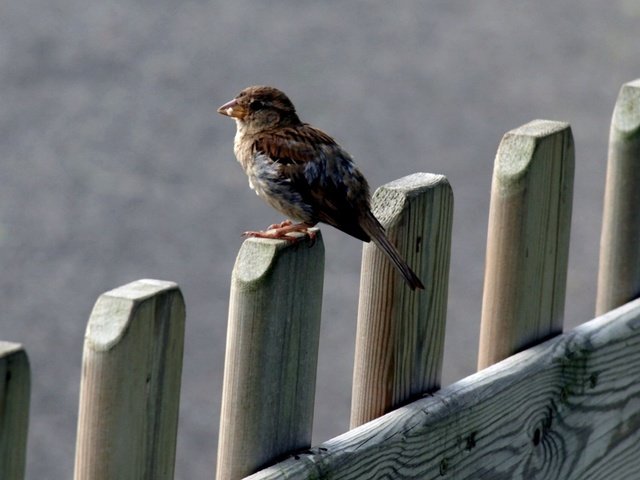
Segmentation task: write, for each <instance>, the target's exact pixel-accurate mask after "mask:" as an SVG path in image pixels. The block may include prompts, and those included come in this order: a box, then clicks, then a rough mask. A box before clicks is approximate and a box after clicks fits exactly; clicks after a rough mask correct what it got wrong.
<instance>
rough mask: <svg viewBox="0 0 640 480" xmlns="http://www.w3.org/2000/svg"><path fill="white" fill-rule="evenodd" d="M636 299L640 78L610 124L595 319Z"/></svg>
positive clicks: (639, 285) (639, 291)
mask: <svg viewBox="0 0 640 480" xmlns="http://www.w3.org/2000/svg"><path fill="white" fill-rule="evenodd" d="M638 296H640V79H638V80H635V81H633V82H629V83H627V84H625V85H623V86H622V88H621V89H620V94H619V95H618V100H617V102H616V106H615V108H614V110H613V118H612V120H611V132H610V134H609V160H608V165H607V181H606V185H605V195H604V213H603V218H602V235H601V238H600V268H599V271H598V294H597V300H596V315H601V314H603V313H605V312H607V311H609V310H611V309H613V308H616V307H618V306H620V305H622V304H623V303H626V302H628V301H630V300H632V299H634V298H638Z"/></svg>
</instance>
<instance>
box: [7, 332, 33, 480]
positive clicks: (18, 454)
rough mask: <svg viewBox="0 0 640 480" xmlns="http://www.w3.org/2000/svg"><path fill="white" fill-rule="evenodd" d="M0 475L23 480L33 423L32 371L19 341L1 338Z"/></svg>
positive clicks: (9, 479) (10, 479)
mask: <svg viewBox="0 0 640 480" xmlns="http://www.w3.org/2000/svg"><path fill="white" fill-rule="evenodd" d="M0 379H1V380H2V381H1V382H0V478H2V479H3V480H5V479H6V480H22V479H23V478H24V468H25V459H26V448H27V429H28V425H29V393H30V389H31V387H30V382H31V373H30V369H29V359H28V357H27V353H26V352H25V351H24V349H23V348H22V345H20V344H18V343H10V342H2V341H0Z"/></svg>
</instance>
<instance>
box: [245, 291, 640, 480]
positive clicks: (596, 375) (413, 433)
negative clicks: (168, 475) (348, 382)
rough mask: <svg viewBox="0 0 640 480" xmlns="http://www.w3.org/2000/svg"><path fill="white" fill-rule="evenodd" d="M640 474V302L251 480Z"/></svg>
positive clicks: (577, 479) (610, 478)
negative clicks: (281, 479)
mask: <svg viewBox="0 0 640 480" xmlns="http://www.w3.org/2000/svg"><path fill="white" fill-rule="evenodd" d="M639 471H640V300H637V301H634V302H632V303H630V304H627V305H625V306H623V307H620V308H619V309H618V310H615V311H612V312H610V313H608V314H606V315H604V316H602V317H599V318H596V319H595V320H592V321H591V322H588V323H586V324H583V325H581V326H579V327H578V328H576V329H574V330H572V331H570V332H568V333H565V334H564V335H560V336H558V337H555V338H552V339H551V340H548V341H546V342H544V343H542V344H540V345H537V346H535V347H533V348H531V349H529V350H526V351H523V352H521V353H519V354H516V355H514V356H512V357H510V358H508V359H507V360H504V361H502V362H500V363H498V364H496V365H493V366H492V367H489V368H487V369H485V370H482V371H480V372H478V373H476V374H475V375H472V376H470V377H467V378H465V379H464V380H461V381H459V382H457V383H455V384H453V385H451V386H448V387H445V388H444V389H442V390H440V391H438V392H436V393H435V394H434V395H433V396H432V397H427V398H424V399H421V400H418V401H416V402H414V403H412V404H409V405H407V406H405V407H402V408H400V409H398V410H395V411H393V412H391V413H389V414H387V415H385V416H383V417H381V418H378V419H376V420H373V421H372V422H370V423H367V424H365V425H362V426H361V427H358V428H356V429H354V430H351V431H350V432H347V433H345V434H343V435H341V436H339V437H336V438H334V439H332V440H329V441H328V442H325V443H323V444H321V445H320V446H318V447H316V448H313V449H312V451H311V452H309V453H300V454H298V455H296V456H295V457H291V458H289V459H287V460H285V461H283V462H282V463H280V464H278V465H275V466H272V467H270V468H267V469H265V470H263V471H261V472H259V473H257V474H255V475H252V476H251V477H249V479H251V480H266V479H280V478H287V479H289V480H293V479H307V478H340V479H342V480H349V479H362V478H367V479H382V478H403V479H413V478H415V479H418V478H419V479H425V480H428V479H434V480H435V479H440V478H455V479H461V480H463V479H469V480H472V479H473V480H476V479H487V480H495V479H527V480H536V479H540V480H554V479H559V480H560V479H562V480H584V479H591V480H596V479H602V480H626V479H630V478H637V476H638V472H639Z"/></svg>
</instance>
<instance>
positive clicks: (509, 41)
mask: <svg viewBox="0 0 640 480" xmlns="http://www.w3.org/2000/svg"><path fill="white" fill-rule="evenodd" d="M639 22H640V3H639V2H638V1H637V0H611V1H609V2H601V1H599V0H581V1H578V0H571V1H563V2H557V1H552V0H543V1H537V2H526V4H525V2H506V1H498V0H487V1H484V2H450V1H413V0H412V1H402V2H400V1H372V0H369V1H351V2H310V1H292V0H290V1H285V0H274V1H270V2H250V1H246V0H236V1H233V2H224V3H223V2H205V1H200V0H183V1H178V0H154V1H148V0H101V1H96V0H21V1H10V2H3V4H2V6H1V9H0V105H1V108H0V265H1V268H2V272H3V274H2V276H1V277H0V304H1V306H2V310H1V314H2V317H1V319H0V338H2V339H3V340H9V341H17V342H21V343H23V344H24V345H25V346H26V348H27V349H28V353H29V356H30V360H31V366H32V369H33V379H32V405H31V412H32V413H31V424H30V435H29V451H28V467H27V474H28V478H31V479H36V478H37V479H62V478H70V477H71V475H72V467H73V453H74V441H75V440H74V439H75V428H76V412H77V403H78V385H79V378H80V363H81V355H82V341H83V335H84V330H85V325H86V320H87V318H88V316H89V313H90V311H91V308H92V305H93V303H94V301H95V299H96V298H97V297H98V295H99V294H100V293H102V292H103V291H106V290H109V289H111V288H114V287H116V286H118V285H121V284H124V283H127V282H130V281H132V280H136V279H138V278H144V277H152V278H159V279H165V280H173V281H177V282H178V283H179V284H180V286H181V288H182V290H183V293H184V296H185V299H186V302H187V312H188V317H187V331H186V345H185V357H184V372H183V391H182V399H181V413H180V428H179V434H178V435H179V442H178V452H177V467H176V478H179V479H200V478H211V472H212V469H213V467H214V465H215V448H216V444H217V433H218V432H217V425H218V415H219V408H220V395H221V382H222V371H223V354H224V341H225V332H226V315H227V305H228V294H229V275H230V271H231V268H232V265H233V262H234V260H235V255H236V253H237V251H238V248H239V247H240V244H241V238H240V233H241V232H242V231H244V230H247V229H256V228H264V227H265V226H266V225H268V224H269V223H272V222H275V221H280V220H282V219H281V218H280V216H279V215H278V214H277V213H276V212H274V211H271V210H270V209H269V208H268V207H267V206H266V205H263V204H262V203H261V201H260V200H259V199H258V198H257V197H256V196H255V194H253V193H252V192H251V191H250V190H249V188H248V185H247V181H246V178H245V176H244V174H243V173H242V171H241V170H240V167H239V166H238V165H237V163H236V161H235V159H234V157H233V153H232V142H233V135H234V131H235V125H234V123H233V122H231V121H230V120H229V119H226V118H223V117H222V116H220V115H218V114H216V113H215V110H216V107H217V106H219V105H220V104H222V103H223V102H225V101H227V100H229V99H231V98H232V97H233V96H234V95H235V94H236V93H237V92H238V91H239V90H240V89H242V88H243V87H245V86H248V85H251V84H271V85H274V86H277V87H279V88H281V89H282V90H284V91H285V92H287V93H288V94H289V96H290V97H291V98H292V100H293V102H294V103H295V105H296V106H297V108H298V111H299V113H300V115H301V117H302V119H303V120H305V121H308V122H310V123H313V124H315V125H317V126H319V127H320V128H322V129H324V130H326V131H327V132H329V133H330V134H332V135H334V136H335V137H336V138H337V139H338V140H339V141H340V142H341V143H342V144H343V146H344V147H345V148H346V149H347V150H349V151H350V152H351V154H352V155H353V156H354V157H355V159H356V161H357V163H358V164H359V165H360V167H361V169H362V170H363V171H364V173H365V174H366V175H367V177H368V179H369V181H370V183H371V185H372V186H373V187H377V186H379V185H380V184H382V183H385V182H387V181H390V180H392V179H395V178H398V177H401V176H404V175H407V174H409V173H413V172H416V171H427V172H433V173H442V174H445V175H447V177H448V178H449V180H450V182H451V184H452V186H453V189H454V194H455V211H454V229H453V249H452V262H451V277H450V289H449V294H450V301H449V304H450V310H449V317H448V330H447V344H446V353H445V367H444V368H445V375H444V383H445V384H447V383H451V382H453V381H455V380H456V379H459V378H461V377H463V376H465V375H468V374H470V373H472V372H473V371H474V366H475V356H476V351H477V336H478V330H479V318H480V306H481V295H482V274H483V268H484V253H485V238H486V228H487V214H488V201H489V189H490V183H491V170H492V166H493V160H494V156H495V152H496V148H497V146H498V143H499V141H500V139H501V137H502V135H503V133H504V132H506V131H507V130H510V129H512V128H515V127H517V126H519V125H521V124H523V123H526V122H528V121H530V120H532V119H534V118H547V119H553V120H564V121H568V122H570V123H571V125H572V127H573V133H574V137H575V141H576V175H575V201H574V215H573V226H572V242H571V257H570V265H569V275H568V282H569V286H568V291H567V307H566V322H565V323H566V326H567V327H571V326H574V325H576V324H578V323H581V322H583V321H586V320H588V319H589V318H591V316H592V312H593V309H594V295H595V283H596V268H597V252H598V242H599V233H600V217H601V208H602V195H603V176H604V173H605V162H606V150H607V137H608V128H609V121H610V118H611V112H612V109H613V105H614V102H615V99H616V96H617V92H618V89H619V88H620V86H621V84H622V83H624V82H627V81H630V80H633V79H635V78H637V77H640V54H639V52H640V34H639V33H638V24H639ZM323 234H324V238H325V245H326V275H325V299H324V312H323V313H324V319H323V322H324V323H323V326H322V339H321V344H320V349H321V353H320V359H319V374H318V384H317V403H316V428H315V434H314V443H318V442H320V441H322V440H325V439H327V438H330V437H332V436H335V435H337V434H339V433H342V432H343V431H345V430H346V429H347V424H348V416H349V406H350V394H351V389H350V384H351V373H352V371H351V370H352V360H353V342H354V334H355V316H356V303H357V299H356V294H357V288H358V276H359V268H360V251H361V245H360V243H359V242H358V241H356V240H354V239H352V238H349V237H347V236H345V235H343V234H341V233H339V232H337V231H335V230H333V229H331V228H330V227H323Z"/></svg>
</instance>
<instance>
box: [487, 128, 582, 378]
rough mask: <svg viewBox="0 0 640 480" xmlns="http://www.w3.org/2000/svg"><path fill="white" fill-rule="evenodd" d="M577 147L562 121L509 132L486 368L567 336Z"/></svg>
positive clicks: (496, 222) (492, 250) (497, 201)
mask: <svg viewBox="0 0 640 480" xmlns="http://www.w3.org/2000/svg"><path fill="white" fill-rule="evenodd" d="M573 171H574V146H573V137H572V135H571V128H570V127H569V125H568V124H566V123H562V122H552V121H545V120H534V121H533V122H530V123H528V124H526V125H524V126H522V127H520V128H517V129H515V130H512V131H510V132H508V133H507V134H506V135H505V136H504V138H503V139H502V142H501V143H500V146H499V148H498V153H497V155H496V161H495V167H494V174H493V184H492V188H491V206H490V210H489V233H488V238H487V258H486V265H485V275H484V296H483V302H482V321H481V329H480V348H479V355H478V368H485V367H487V366H489V365H491V364H493V363H495V362H497V361H500V360H502V359H503V358H506V357H508V356H509V355H511V354H513V353H515V352H518V351H520V350H522V349H524V348H526V347H528V346H531V345H532V344H534V343H536V342H539V341H541V340H542V339H545V338H549V337H550V336H552V335H555V334H557V333H559V332H561V331H562V320H563V316H564V299H565V291H566V278H567V262H568V257H569V232H570V227H571V206H572V192H573Z"/></svg>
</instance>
